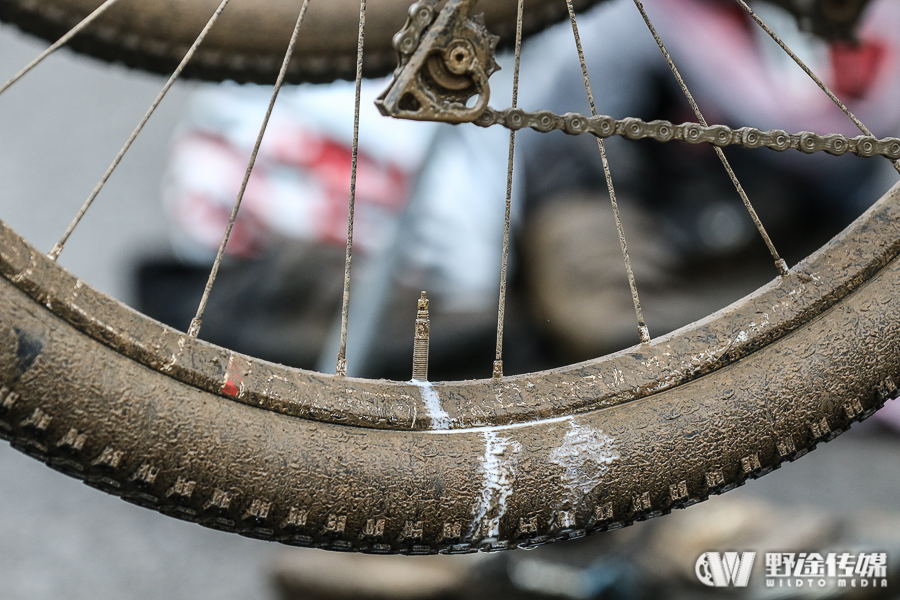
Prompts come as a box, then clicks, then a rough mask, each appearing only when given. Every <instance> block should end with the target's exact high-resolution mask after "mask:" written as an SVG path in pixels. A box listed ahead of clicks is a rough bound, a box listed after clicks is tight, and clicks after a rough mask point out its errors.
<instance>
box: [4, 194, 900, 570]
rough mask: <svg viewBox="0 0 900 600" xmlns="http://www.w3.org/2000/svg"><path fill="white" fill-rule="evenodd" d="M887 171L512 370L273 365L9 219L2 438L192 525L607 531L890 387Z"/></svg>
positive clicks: (822, 431) (473, 544) (892, 224)
mask: <svg viewBox="0 0 900 600" xmlns="http://www.w3.org/2000/svg"><path fill="white" fill-rule="evenodd" d="M898 219H900V186H898V187H895V188H894V189H893V190H892V191H890V192H889V193H888V194H886V195H885V196H884V197H883V198H882V199H881V200H879V202H878V203H876V205H875V206H874V207H873V208H872V209H870V210H869V211H868V212H867V213H866V214H865V215H863V216H862V217H860V218H859V219H858V220H857V221H856V222H854V223H853V224H852V225H851V226H849V227H848V228H847V229H846V230H844V232H842V233H841V234H840V235H839V236H837V237H836V238H835V239H834V240H833V241H832V242H830V243H829V244H828V245H826V246H825V247H823V248H822V249H821V250H819V251H818V252H817V253H815V254H813V255H811V256H810V257H809V258H807V259H806V260H804V261H803V262H801V263H800V264H798V265H797V266H795V267H794V268H793V269H792V270H791V273H790V274H789V275H788V276H787V277H784V278H779V279H777V280H774V281H773V282H771V283H770V284H769V285H767V286H764V287H763V288H761V289H760V290H758V291H757V292H755V293H754V294H751V295H750V296H748V297H746V298H744V299H742V300H740V301H738V302H736V303H735V304H733V305H731V306H729V307H727V308H725V309H723V310H721V311H719V312H718V313H715V314H713V315H711V316H710V317H707V318H706V319H704V320H702V321H699V322H697V323H694V324H692V325H690V326H687V327H685V328H682V329H681V330H678V331H676V332H673V333H672V334H669V335H667V336H664V337H662V338H659V339H657V340H655V341H653V342H652V343H651V344H649V345H646V346H637V347H634V348H631V349H628V350H625V351H622V352H619V353H617V354H614V355H611V356H608V357H604V358H600V359H596V360H592V361H588V362H585V363H580V364H576V365H572V366H569V367H565V368H561V369H555V370H552V371H547V372H541V373H533V374H529V375H522V376H513V377H505V378H503V379H502V380H501V381H495V380H480V381H462V382H449V383H434V384H421V383H419V384H417V383H413V382H406V383H403V382H390V381H373V380H362V379H353V378H339V377H336V376H333V375H326V374H320V373H313V372H308V371H302V370H297V369H291V368H286V367H282V366H278V365H273V364H270V363H266V362H264V361H261V360H258V359H253V358H250V357H247V356H243V355H241V354H238V353H234V352H231V351H228V350H225V349H222V348H219V347H216V346H213V345H211V344H208V343H206V342H203V341H200V340H197V339H194V338H191V337H188V336H186V335H185V334H183V333H181V332H179V331H176V330H174V329H171V328H169V327H166V326H164V325H162V324H160V323H157V322H155V321H153V320H151V319H149V318H147V317H145V316H143V315H141V314H139V313H136V312H134V311H133V310H131V309H129V308H128V307H126V306H125V305H123V304H121V303H119V302H117V301H115V300H113V299H110V298H108V297H106V296H104V295H102V294H100V293H99V292H96V291H95V290H93V289H92V288H90V287H89V286H87V285H85V284H83V283H82V282H81V281H79V280H78V279H77V278H75V277H74V276H72V275H71V274H69V273H67V272H66V271H65V270H63V269H62V268H60V267H59V266H58V265H57V264H56V263H54V262H52V261H50V260H48V259H47V258H46V257H45V256H44V255H42V254H41V253H39V252H37V251H36V250H34V249H33V248H31V247H30V246H29V245H27V244H26V243H25V242H24V241H23V240H22V239H21V238H19V236H18V235H16V234H15V233H14V232H13V231H11V230H9V229H8V228H6V227H5V226H3V227H0V273H2V275H3V276H2V278H0V340H2V341H0V435H2V436H3V437H5V438H7V439H9V440H10V441H11V443H12V445H13V446H15V447H16V448H18V449H20V450H22V451H24V452H26V453H28V454H30V455H31V456H34V457H35V458H38V459H39V460H42V461H44V462H46V463H47V464H48V465H49V466H51V467H53V468H55V469H57V470H60V471H63V472H65V473H68V474H70V475H73V476H75V477H78V478H81V479H83V480H84V481H85V482H86V483H88V484H89V485H92V486H94V487H97V488H100V489H102V490H105V491H107V492H110V493H112V494H116V495H119V496H121V497H122V498H123V499H125V500H128V501H129V502H133V503H136V504H139V505H142V506H146V507H149V508H153V509H156V510H159V511H161V512H163V513H166V514H170V515H173V516H175V517H178V518H181V519H185V520H189V521H195V522H198V523H201V524H203V525H206V526H209V527H213V528H216V529H222V530H226V531H233V532H237V533H240V534H242V535H247V536H251V537H258V538H263V539H268V540H275V541H279V542H283V543H287V544H295V545H304V546H318V547H326V548H331V549H339V550H359V551H366V552H383V553H392V552H404V553H434V552H449V553H456V552H471V551H475V550H479V549H480V550H485V549H487V550H493V549H503V548H512V547H520V546H525V547H527V546H532V545H537V544H542V543H546V542H548V541H554V540H559V539H566V538H574V537H580V536H582V535H585V534H587V533H591V532H595V531H601V530H605V529H612V528H616V527H620V526H622V525H625V524H628V523H631V522H634V521H638V520H642V519H646V518H649V517H652V516H656V515H659V514H663V513H666V512H669V511H671V510H672V509H674V508H679V507H683V506H687V505H689V504H693V503H695V502H697V501H700V500H703V499H705V498H707V497H708V496H709V495H711V494H716V493H720V492H722V491H726V490H728V489H731V488H733V487H736V486H738V485H741V484H742V483H743V482H744V481H746V480H747V479H749V478H754V477H758V476H760V475H762V474H764V473H766V472H769V471H771V470H773V469H775V468H777V467H778V466H779V465H780V464H782V463H783V462H784V461H787V460H793V459H794V458H796V457H797V456H799V455H802V454H804V453H806V452H808V451H809V450H811V449H813V448H814V447H815V446H816V445H817V444H818V443H820V442H822V441H827V440H830V439H831V438H833V437H834V436H835V435H837V434H838V433H840V432H842V431H844V430H846V429H847V428H848V427H850V425H851V424H852V422H854V421H856V420H860V419H862V418H865V417H866V416H868V415H870V414H871V413H872V412H874V411H875V410H876V409H877V408H879V407H880V406H881V405H882V404H883V403H884V402H885V401H886V400H887V399H889V398H893V397H895V396H896V394H897V388H896V385H895V383H894V382H895V381H898V375H900V372H898V365H900V343H898V342H900V319H898V318H897V317H898V315H900V293H898V292H900V260H898V253H900V232H898V230H897V223H898Z"/></svg>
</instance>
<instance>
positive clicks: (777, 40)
mask: <svg viewBox="0 0 900 600" xmlns="http://www.w3.org/2000/svg"><path fill="white" fill-rule="evenodd" d="M737 3H738V4H740V5H741V8H743V9H744V10H745V11H747V14H748V15H750V17H751V18H752V19H753V20H754V21H756V24H757V25H759V26H760V27H762V29H763V31H765V32H766V33H767V34H769V37H770V38H772V39H773V40H774V41H775V43H776V44H778V45H779V46H780V47H781V49H782V50H784V51H785V53H786V54H787V55H788V56H790V57H791V59H792V60H793V61H794V62H795V63H797V66H798V67H800V68H801V69H803V72H804V73H806V74H807V75H808V76H809V78H810V79H812V80H813V82H815V84H816V85H817V86H819V89H820V90H822V91H823V92H825V94H826V95H827V96H828V97H829V98H831V101H832V102H834V103H835V104H836V105H837V107H838V108H839V109H841V112H843V113H844V114H845V115H847V118H848V119H850V120H851V121H853V124H854V125H856V127H857V128H858V129H859V130H860V131H862V132H863V133H864V134H865V135H868V136H872V137H874V134H873V133H872V132H871V131H870V130H869V128H868V127H866V126H865V125H864V124H863V122H862V121H860V120H859V118H857V116H856V115H855V114H853V112H852V111H851V110H850V109H849V108H847V105H846V104H844V103H843V102H842V101H841V99H840V98H838V97H837V96H836V95H835V93H834V92H832V91H831V88H829V87H828V86H827V85H825V82H823V81H822V80H821V79H819V77H818V75H816V74H815V73H813V71H812V69H810V68H809V67H808V66H806V63H805V62H803V61H802V60H801V59H800V57H799V56H797V55H796V54H794V52H793V50H791V49H790V48H789V47H788V45H787V44H785V43H784V40H782V39H781V37H779V35H778V34H777V33H775V32H774V31H772V28H770V27H769V26H768V25H766V22H765V21H763V20H762V18H761V17H760V16H759V15H758V14H756V12H754V10H753V9H752V8H750V6H749V5H748V4H747V3H746V2H744V0H737ZM891 164H893V165H894V169H896V170H897V172H898V173H900V161H897V160H892V161H891Z"/></svg>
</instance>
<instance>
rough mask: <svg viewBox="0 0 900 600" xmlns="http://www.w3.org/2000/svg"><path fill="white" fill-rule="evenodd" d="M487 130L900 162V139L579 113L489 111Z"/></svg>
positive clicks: (484, 119) (484, 120)
mask: <svg viewBox="0 0 900 600" xmlns="http://www.w3.org/2000/svg"><path fill="white" fill-rule="evenodd" d="M474 123H475V124H476V125H479V126H481V127H490V126H491V125H502V126H503V127H506V128H507V129H511V130H514V131H515V130H519V129H523V128H525V127H529V128H531V129H534V130H536V131H540V132H543V133H546V132H550V131H554V130H560V131H564V132H566V133H567V134H569V135H581V134H583V133H590V134H592V135H595V136H597V137H598V138H608V137H612V136H621V137H624V138H627V139H629V140H641V139H652V140H656V141H658V142H669V141H672V140H679V141H683V142H687V143H689V144H701V143H710V144H713V145H715V146H720V147H722V146H735V145H737V146H742V147H744V148H769V149H771V150H775V151H777V152H783V151H785V150H788V149H791V148H792V149H795V150H799V151H801V152H805V153H807V154H813V153H815V152H827V153H828V154H832V155H834V156H840V155H842V154H846V153H848V152H850V153H852V154H856V155H857V156H863V157H870V156H884V157H887V158H889V159H891V160H898V159H900V138H894V137H888V138H883V139H878V138H876V137H872V136H867V135H859V136H856V137H852V138H848V137H847V136H844V135H841V134H838V133H832V134H828V135H819V134H817V133H812V132H809V131H802V132H800V133H788V132H787V131H784V130H781V129H772V130H768V131H761V130H759V129H756V128H754V127H741V128H740V129H732V128H730V127H728V126H727V125H710V126H707V127H704V126H703V125H700V124H699V123H682V124H680V125H675V124H674V123H671V122H669V121H663V120H657V121H650V122H649V123H648V122H646V121H644V120H642V119H638V118H635V117H627V118H625V119H614V118H613V117H609V116H606V115H598V116H595V117H586V116H584V115H580V114H578V113H566V114H564V115H557V114H555V113H552V112H550V111H546V110H541V111H536V112H527V111H524V110H522V109H519V108H508V109H505V110H496V109H493V108H487V109H486V110H485V111H484V112H483V113H482V114H481V115H480V116H479V117H478V118H477V119H476V120H475V121H474Z"/></svg>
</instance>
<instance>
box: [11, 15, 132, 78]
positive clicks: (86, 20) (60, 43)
mask: <svg viewBox="0 0 900 600" xmlns="http://www.w3.org/2000/svg"><path fill="white" fill-rule="evenodd" d="M118 1H119V0H106V2H104V3H103V4H101V5H100V6H98V7H97V8H96V9H94V12H92V13H91V14H89V15H88V16H86V17H85V18H84V19H82V20H81V22H80V23H78V25H76V26H75V27H73V28H72V29H70V30H69V31H68V32H67V33H66V34H65V35H63V36H62V37H61V38H59V39H58V40H56V42H54V43H53V45H51V46H50V47H49V48H47V49H46V50H44V51H43V52H41V53H40V54H38V55H37V57H36V58H35V59H34V60H32V61H31V62H30V63H28V64H27V65H25V66H24V67H23V68H22V70H21V71H19V72H18V73H16V74H15V75H13V76H12V79H10V80H9V81H7V82H6V83H4V84H3V86H2V87H0V94H2V93H3V92H5V91H6V90H8V89H9V88H11V87H12V86H13V84H15V83H16V82H17V81H19V80H20V79H22V78H23V77H24V76H25V75H27V74H28V72H29V71H31V70H32V69H33V68H35V67H36V66H38V65H39V64H41V63H42V62H44V59H45V58H47V57H48V56H50V55H51V54H53V53H54V52H56V51H57V50H59V49H60V48H62V47H63V46H65V45H66V44H67V43H69V40H71V39H72V38H73V37H75V36H76V35H78V33H79V32H81V30H82V29H84V28H85V27H87V26H88V25H90V24H91V23H92V22H93V21H94V19H96V18H97V17H99V16H100V15H102V14H103V13H104V12H106V9H108V8H110V7H111V6H112V5H113V4H115V3H116V2H118Z"/></svg>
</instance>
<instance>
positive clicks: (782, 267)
mask: <svg viewBox="0 0 900 600" xmlns="http://www.w3.org/2000/svg"><path fill="white" fill-rule="evenodd" d="M634 5H635V6H637V9H638V10H639V11H640V12H641V16H642V17H643V18H644V22H645V23H646V24H647V27H648V28H649V29H650V33H651V34H652V35H653V39H654V40H656V45H657V46H659V49H660V51H661V52H662V55H663V58H665V59H666V64H668V65H669V69H670V70H671V71H672V75H674V76H675V79H676V80H677V81H678V86H679V87H680V88H681V92H682V93H683V94H684V97H685V98H687V101H688V103H690V105H691V109H692V110H693V111H694V114H695V115H697V120H698V121H700V124H701V125H703V126H704V127H707V126H708V123H707V122H706V119H705V118H704V117H703V113H701V112H700V107H699V106H697V102H696V101H695V100H694V95H693V94H691V91H690V90H689V89H688V87H687V84H686V83H685V82H684V79H683V78H682V77H681V73H680V72H679V71H678V68H677V67H676V66H675V62H674V61H673V60H672V56H671V55H670V54H669V51H668V50H667V49H666V46H665V44H663V41H662V38H661V37H659V33H658V32H657V31H656V27H654V26H653V22H652V21H651V20H650V16H649V15H648V14H647V11H646V10H644V4H643V3H642V2H641V0H634ZM713 148H714V149H715V151H716V155H717V156H718V157H719V160H720V161H722V166H723V167H725V171H727V172H728V177H729V178H730V179H731V183H733V184H734V187H735V189H736V190H737V193H738V195H739V196H740V197H741V201H743V203H744V206H745V207H746V208H747V212H748V213H750V218H751V219H752V220H753V224H754V225H756V230H757V231H759V235H761V236H762V239H763V241H764V242H765V243H766V246H767V247H768V248H769V253H770V254H771V255H772V258H773V259H774V260H775V267H776V268H777V269H778V272H779V273H781V275H782V276H784V275H787V274H788V266H787V263H786V262H785V261H784V259H782V258H781V256H779V255H778V251H777V250H776V249H775V244H774V243H772V238H770V237H769V234H768V233H767V232H766V228H765V227H764V226H763V224H762V221H761V220H760V218H759V215H757V214H756V210H755V209H754V208H753V204H752V203H751V202H750V198H749V197H748V196H747V192H746V191H745V190H744V186H743V185H741V182H740V181H739V180H738V178H737V175H735V173H734V169H732V168H731V163H729V162H728V159H727V158H726V157H725V152H723V151H722V149H721V148H719V147H718V146H714V147H713Z"/></svg>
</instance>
